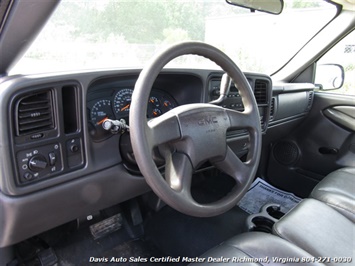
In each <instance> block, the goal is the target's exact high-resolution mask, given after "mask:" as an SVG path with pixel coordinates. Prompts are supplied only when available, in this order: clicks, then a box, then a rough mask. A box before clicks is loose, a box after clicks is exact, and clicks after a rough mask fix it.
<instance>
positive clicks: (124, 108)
mask: <svg viewBox="0 0 355 266" xmlns="http://www.w3.org/2000/svg"><path fill="white" fill-rule="evenodd" d="M130 105H131V104H127V105H126V106H125V107H123V108H122V109H121V111H124V110H126V109H127V108H128V107H129V106H130Z"/></svg>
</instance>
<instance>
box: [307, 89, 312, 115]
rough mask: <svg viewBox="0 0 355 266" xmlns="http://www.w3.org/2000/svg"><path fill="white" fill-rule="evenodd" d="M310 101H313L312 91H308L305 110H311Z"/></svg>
mask: <svg viewBox="0 0 355 266" xmlns="http://www.w3.org/2000/svg"><path fill="white" fill-rule="evenodd" d="M312 102H313V91H310V92H309V93H308V104H307V109H306V111H309V110H311V107H312Z"/></svg>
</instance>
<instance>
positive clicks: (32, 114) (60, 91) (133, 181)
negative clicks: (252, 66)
mask: <svg viewBox="0 0 355 266" xmlns="http://www.w3.org/2000/svg"><path fill="white" fill-rule="evenodd" d="M140 71H141V70H140V69H137V70H134V69H133V70H105V71H95V72H82V73H64V74H56V75H37V76H14V77H7V78H2V79H1V80H0V98H1V99H2V106H1V108H2V110H1V112H0V122H1V124H2V125H4V126H3V128H2V130H1V131H0V148H1V154H2V156H1V158H0V164H1V165H2V167H1V169H0V206H3V207H4V208H1V209H0V216H1V217H4V216H6V217H7V219H6V220H4V219H3V220H1V221H0V228H7V230H0V247H2V246H6V245H10V244H12V243H18V242H19V241H21V240H24V239H26V238H28V237H30V236H33V235H36V234H38V233H40V232H43V231H45V230H48V229H50V228H53V227H55V226H58V225H60V224H63V223H65V222H68V221H70V220H73V219H76V218H78V217H81V216H85V215H88V214H90V213H92V212H93V211H97V210H100V209H103V208H106V207H109V206H112V205H114V204H117V203H120V202H123V201H125V200H128V199H131V198H133V197H136V196H139V195H142V194H144V193H146V192H148V191H150V188H149V187H148V185H147V184H146V182H145V180H144V178H143V176H142V175H141V173H140V171H139V169H138V168H137V166H136V165H135V161H134V154H133V152H132V149H131V147H130V135H129V132H124V133H122V132H119V133H118V134H113V133H112V132H110V131H108V130H105V129H103V127H102V124H103V123H104V121H105V120H107V119H111V120H121V119H123V120H125V122H126V123H127V124H128V125H129V116H128V115H129V110H130V102H131V96H132V92H133V90H134V85H135V82H136V80H137V78H138V76H139V73H140ZM222 75H223V72H222V71H216V70H196V69H167V70H163V71H162V72H161V73H160V74H159V76H158V77H157V79H156V81H155V83H154V84H153V87H152V88H147V89H151V94H150V97H149V100H148V102H147V118H148V119H154V118H156V117H158V116H159V115H161V114H163V113H166V112H169V111H170V110H171V109H173V108H175V107H177V106H180V105H186V104H193V103H208V102H210V101H212V100H215V99H216V98H218V96H219V95H218V93H219V86H220V82H221V77H222ZM245 75H246V77H247V80H248V81H249V84H250V86H251V89H252V90H253V93H254V95H255V100H256V102H257V105H258V110H259V114H260V125H261V129H262V132H263V133H264V134H266V133H267V130H268V125H269V121H270V118H271V120H272V123H273V124H272V125H273V127H274V128H276V127H277V126H278V121H281V122H282V123H285V119H287V116H292V117H294V116H297V117H299V116H300V115H305V114H306V113H307V112H308V111H309V110H310V105H311V103H312V102H311V98H310V97H311V96H312V94H311V91H312V88H311V87H304V86H302V85H299V86H298V87H297V88H296V89H293V90H292V93H295V95H297V101H298V102H297V103H295V104H292V101H291V100H290V99H292V98H293V95H291V94H287V93H286V90H287V88H286V87H287V84H286V85H282V86H281V87H280V86H279V87H276V89H277V91H276V92H275V93H273V85H272V80H271V78H270V77H269V76H267V75H263V74H257V73H245ZM287 95H288V96H287ZM300 102H302V104H300ZM291 104H292V105H293V106H296V107H294V108H291V109H290V105H291ZM220 105H221V106H222V107H224V108H229V109H234V110H237V111H243V110H244V105H243V101H242V97H241V95H240V94H239V91H238V88H237V87H236V86H235V85H234V84H232V85H231V87H230V91H229V94H228V95H227V97H226V99H225V100H224V101H223V102H221V103H220ZM285 110H291V111H285ZM283 113H285V114H286V115H282V114H283ZM270 114H271V117H270ZM282 123H280V124H282ZM227 144H228V145H229V146H230V147H231V149H232V150H233V151H234V152H235V153H236V154H237V155H238V156H239V157H240V158H242V157H243V156H245V155H246V154H247V153H248V148H249V136H248V133H247V131H246V130H240V129H238V130H232V131H230V132H227ZM210 167H212V166H211V165H210V164H208V162H207V163H206V164H205V165H203V166H202V167H201V169H196V170H198V171H203V170H204V169H205V168H206V169H209V168H210ZM43 214H46V219H35V220H32V219H33V217H41V216H43ZM24 221H26V222H24ZM1 234H4V235H1Z"/></svg>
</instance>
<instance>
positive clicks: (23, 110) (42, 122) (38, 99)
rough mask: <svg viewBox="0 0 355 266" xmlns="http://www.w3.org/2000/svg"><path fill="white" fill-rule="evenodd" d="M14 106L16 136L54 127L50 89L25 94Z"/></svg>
mask: <svg viewBox="0 0 355 266" xmlns="http://www.w3.org/2000/svg"><path fill="white" fill-rule="evenodd" d="M16 107H17V108H16V118H17V135H18V136H22V135H26V134H32V133H37V132H41V131H45V130H50V129H53V128H54V121H53V106H52V93H51V91H44V92H39V93H35V94H31V95H26V96H24V97H22V98H21V99H20V100H19V101H18V102H17V106H16Z"/></svg>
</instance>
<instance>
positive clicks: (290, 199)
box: [238, 177, 301, 214]
mask: <svg viewBox="0 0 355 266" xmlns="http://www.w3.org/2000/svg"><path fill="white" fill-rule="evenodd" d="M300 201H301V198H299V197H297V196H295V195H294V194H292V193H289V192H286V191H283V190H281V189H278V188H275V187H273V186H272V185H270V184H268V183H267V182H266V181H265V180H263V179H261V178H259V177H258V178H257V179H256V180H255V181H254V182H253V184H252V185H251V186H250V189H249V190H248V192H247V193H246V194H245V196H244V197H243V198H242V199H241V201H240V202H239V203H238V206H239V207H240V208H241V209H242V210H244V211H246V212H247V213H250V214H254V213H258V212H259V211H260V208H261V207H262V206H264V205H265V204H266V203H276V204H280V205H281V211H282V212H283V213H286V212H288V211H289V210H290V209H291V208H293V207H294V206H295V205H296V204H297V203H299V202H300Z"/></svg>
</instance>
